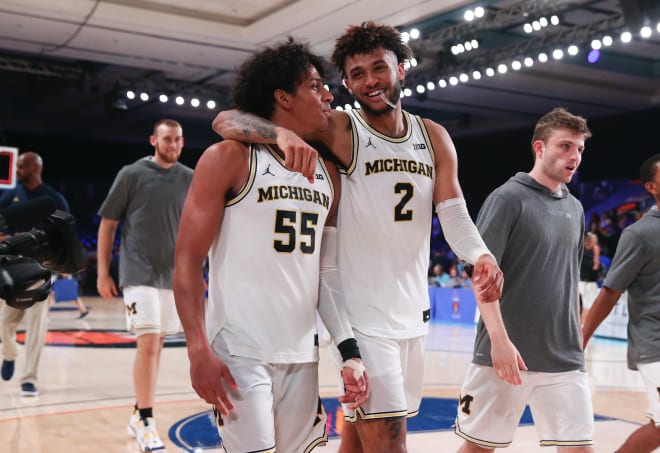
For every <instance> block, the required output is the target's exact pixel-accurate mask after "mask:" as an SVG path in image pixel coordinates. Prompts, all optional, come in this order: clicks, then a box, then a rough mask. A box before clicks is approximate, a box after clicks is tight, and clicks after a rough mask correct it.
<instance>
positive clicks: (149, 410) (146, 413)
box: [138, 407, 154, 419]
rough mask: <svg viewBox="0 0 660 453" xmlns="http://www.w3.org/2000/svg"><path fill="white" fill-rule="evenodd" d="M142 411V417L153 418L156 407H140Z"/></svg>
mask: <svg viewBox="0 0 660 453" xmlns="http://www.w3.org/2000/svg"><path fill="white" fill-rule="evenodd" d="M138 411H139V412H140V418H142V419H145V418H153V416H154V414H153V412H154V409H153V407H147V408H144V409H138Z"/></svg>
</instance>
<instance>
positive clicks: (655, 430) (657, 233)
mask: <svg viewBox="0 0 660 453" xmlns="http://www.w3.org/2000/svg"><path fill="white" fill-rule="evenodd" d="M640 173H641V180H642V184H644V188H645V189H646V190H647V191H648V192H649V193H650V194H651V195H652V196H653V197H654V198H655V202H656V204H655V206H653V208H652V209H651V210H650V211H649V212H647V213H646V214H644V216H643V217H642V218H641V219H639V220H638V221H637V222H636V223H634V224H633V225H630V226H629V227H628V228H626V229H625V230H623V233H622V234H621V239H620V240H619V244H618V245H617V248H616V253H615V254H614V259H613V260H612V264H611V266H610V269H609V271H608V272H607V277H606V278H605V282H603V287H602V288H601V290H600V292H599V293H598V297H596V300H595V302H594V305H593V307H592V309H591V310H590V311H589V314H588V315H587V319H586V320H585V322H584V327H583V328H582V333H583V336H584V340H583V341H584V345H585V346H586V344H587V342H588V341H589V338H591V336H592V335H593V333H594V331H595V330H596V328H597V327H598V326H599V325H600V323H601V322H603V320H604V319H605V318H606V317H607V315H608V314H609V313H610V312H611V311H612V308H614V305H615V304H616V302H617V301H618V300H619V297H620V296H621V293H623V292H624V291H626V290H627V291H628V315H629V318H628V368H630V369H631V370H638V371H639V373H640V375H641V376H642V381H643V382H644V385H645V386H646V388H647V394H648V396H649V407H648V409H647V417H649V418H650V419H651V420H650V422H649V423H648V424H647V425H644V426H642V427H641V428H639V429H637V430H636V431H634V432H633V433H632V434H631V435H630V436H629V437H628V439H626V441H625V443H624V444H623V445H622V446H621V448H619V449H618V450H617V453H647V452H651V451H654V450H655V449H656V448H658V447H660V398H658V392H659V389H660V335H659V333H658V332H660V211H659V210H658V209H660V154H656V155H655V156H652V157H650V158H649V159H647V160H646V162H644V164H642V168H641V171H640Z"/></svg>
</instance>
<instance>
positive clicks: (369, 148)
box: [338, 110, 435, 339]
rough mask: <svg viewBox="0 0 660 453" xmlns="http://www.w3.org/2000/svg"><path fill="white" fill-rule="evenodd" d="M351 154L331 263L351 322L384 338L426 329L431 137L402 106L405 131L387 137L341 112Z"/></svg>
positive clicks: (412, 334) (353, 113)
mask: <svg viewBox="0 0 660 453" xmlns="http://www.w3.org/2000/svg"><path fill="white" fill-rule="evenodd" d="M348 115H349V118H350V119H351V123H352V128H353V156H352V159H351V162H350V165H349V166H348V168H347V169H346V171H345V174H342V178H341V182H342V195H341V201H340V203H339V217H338V232H339V239H338V241H339V257H338V259H339V266H340V267H339V269H340V273H341V280H342V284H343V288H344V292H345V295H346V301H347V302H346V304H347V308H348V312H349V316H350V319H351V323H352V325H353V327H354V328H355V329H358V330H360V331H361V332H362V333H364V334H367V335H371V336H377V337H387V338H398V339H402V338H411V337H415V336H419V335H424V334H426V332H427V331H428V321H429V318H430V312H429V293H428V281H427V275H428V264H429V255H430V237H431V216H432V213H433V187H434V181H435V165H434V154H433V148H432V146H431V140H430V139H429V136H428V133H427V131H426V128H425V126H424V123H423V122H422V120H421V118H419V117H418V116H413V115H410V114H408V112H405V111H404V112H403V118H404V122H405V124H406V131H407V132H406V134H405V135H404V136H403V137H400V138H394V137H388V136H386V135H384V134H382V133H380V132H378V131H377V130H375V129H373V128H372V127H371V126H369V125H368V124H367V123H366V122H365V120H364V119H363V118H362V116H361V115H360V112H359V111H358V110H352V111H349V112H348Z"/></svg>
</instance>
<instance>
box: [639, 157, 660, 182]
mask: <svg viewBox="0 0 660 453" xmlns="http://www.w3.org/2000/svg"><path fill="white" fill-rule="evenodd" d="M658 163H660V154H656V155H654V156H651V157H649V158H648V159H646V161H645V162H644V163H643V164H642V168H641V169H640V170H639V176H640V179H641V180H642V184H646V183H647V182H653V180H654V179H655V173H656V171H660V169H659V168H658Z"/></svg>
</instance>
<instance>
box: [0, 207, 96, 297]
mask: <svg viewBox="0 0 660 453" xmlns="http://www.w3.org/2000/svg"><path fill="white" fill-rule="evenodd" d="M6 229H9V230H13V231H26V230H27V229H29V231H27V232H22V233H17V234H15V235H13V236H11V237H9V238H7V239H5V240H3V241H0V298H2V299H4V300H5V301H6V302H7V305H9V306H10V307H14V308H19V309H25V308H29V307H31V306H32V305H34V304H35V303H37V302H39V301H43V300H45V299H46V298H47V297H48V294H49V292H50V290H51V288H52V285H53V283H52V281H51V275H52V273H53V272H58V273H59V272H66V273H70V274H75V273H76V272H78V271H80V270H82V268H83V267H84V259H83V253H82V246H81V245H80V241H79V240H78V235H77V233H76V222H75V219H74V217H73V216H72V215H71V214H69V213H67V212H64V211H60V210H57V209H56V206H55V201H54V200H52V199H51V198H47V197H39V198H35V199H33V200H30V201H28V202H25V203H21V204H17V205H15V206H11V207H9V208H7V209H3V210H0V230H2V231H4V230H6Z"/></svg>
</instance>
